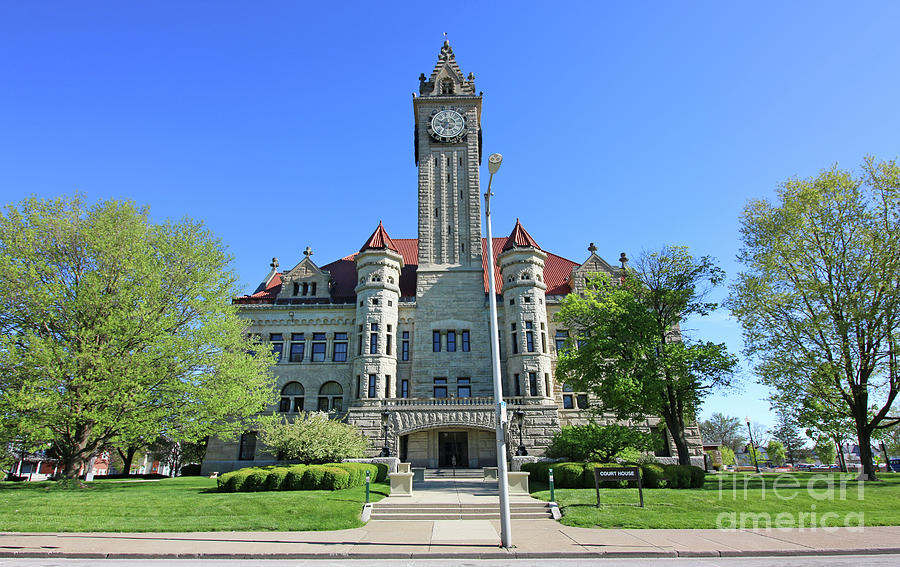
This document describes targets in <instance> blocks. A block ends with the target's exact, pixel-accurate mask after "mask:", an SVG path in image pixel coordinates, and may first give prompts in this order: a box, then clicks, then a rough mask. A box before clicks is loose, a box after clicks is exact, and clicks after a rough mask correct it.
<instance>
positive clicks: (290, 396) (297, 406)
mask: <svg viewBox="0 0 900 567" xmlns="http://www.w3.org/2000/svg"><path fill="white" fill-rule="evenodd" d="M305 393H306V391H305V390H304V388H303V384H301V383H300V382H288V383H287V384H285V385H284V388H282V389H281V404H280V405H279V406H278V411H279V412H281V413H288V412H294V413H299V412H301V411H303V397H304V395H305Z"/></svg>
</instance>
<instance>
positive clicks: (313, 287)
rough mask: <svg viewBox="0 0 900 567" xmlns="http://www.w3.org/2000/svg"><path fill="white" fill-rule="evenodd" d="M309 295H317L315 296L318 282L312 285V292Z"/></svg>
mask: <svg viewBox="0 0 900 567" xmlns="http://www.w3.org/2000/svg"><path fill="white" fill-rule="evenodd" d="M309 294H310V295H315V294H316V282H313V283H311V284H310V292H309Z"/></svg>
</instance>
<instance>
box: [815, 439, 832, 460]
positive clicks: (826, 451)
mask: <svg viewBox="0 0 900 567" xmlns="http://www.w3.org/2000/svg"><path fill="white" fill-rule="evenodd" d="M813 451H814V452H815V454H816V457H818V458H819V461H820V462H821V463H822V464H823V465H830V464H832V463H834V460H835V459H836V458H837V448H836V447H835V445H834V441H832V440H831V439H830V438H828V437H826V436H822V437H819V438H818V439H816V444H815V446H814V447H813Z"/></svg>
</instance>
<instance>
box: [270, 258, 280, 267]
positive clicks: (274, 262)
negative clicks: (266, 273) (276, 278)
mask: <svg viewBox="0 0 900 567" xmlns="http://www.w3.org/2000/svg"><path fill="white" fill-rule="evenodd" d="M269 266H270V267H271V268H272V269H273V270H277V269H278V258H272V263H271V264H269Z"/></svg>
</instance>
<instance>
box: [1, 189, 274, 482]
mask: <svg viewBox="0 0 900 567" xmlns="http://www.w3.org/2000/svg"><path fill="white" fill-rule="evenodd" d="M148 217H149V212H148V210H147V209H146V208H138V207H136V206H135V205H134V203H132V202H128V201H124V202H118V201H105V202H101V203H98V204H96V205H93V206H90V207H89V206H87V205H85V203H84V202H83V201H82V200H81V198H79V197H75V198H71V199H68V198H60V199H56V200H38V199H28V200H25V201H23V202H22V203H20V204H18V205H10V206H8V207H7V208H6V210H5V214H2V216H0V329H2V333H0V420H4V421H8V420H15V421H16V422H17V424H18V426H19V427H20V428H21V429H22V430H23V431H25V432H28V433H30V434H34V435H44V436H45V437H46V439H47V440H49V441H51V442H52V443H53V445H54V448H55V451H56V453H57V454H58V455H59V457H60V459H61V461H62V464H63V466H64V469H65V475H66V476H67V477H69V478H71V477H74V476H75V475H77V474H78V470H79V467H80V465H81V464H82V463H83V462H84V461H85V460H87V459H89V458H90V457H91V456H92V455H95V454H97V452H98V451H99V450H100V449H101V448H102V447H107V446H108V445H109V444H110V443H112V442H113V441H115V440H116V439H125V440H130V439H135V438H138V437H140V436H147V437H151V438H152V437H155V436H157V435H159V434H160V433H163V432H165V431H168V430H177V431H178V432H179V435H180V436H182V438H198V437H202V436H205V435H207V434H209V433H211V432H214V431H215V432H227V431H229V430H240V429H243V425H242V424H241V421H242V420H243V419H245V418H247V417H249V416H250V415H252V414H254V413H256V412H258V411H260V410H262V409H263V408H264V407H265V406H266V403H267V402H268V401H269V399H270V397H271V396H272V387H273V381H272V377H271V376H270V374H269V370H268V367H269V365H270V364H271V363H272V361H273V357H272V356H270V355H269V354H268V353H265V354H263V353H258V354H254V353H253V352H252V350H253V346H252V343H251V342H250V339H249V338H248V337H247V335H246V333H245V332H244V328H245V324H244V323H243V322H242V321H241V320H240V319H239V318H238V317H237V314H236V310H235V308H234V307H233V306H232V305H231V297H233V295H234V294H235V292H236V286H235V277H234V275H233V273H232V272H231V271H230V270H229V268H228V263H229V260H230V259H229V257H228V255H227V254H226V253H225V250H224V247H223V245H222V244H221V242H220V241H218V240H217V239H216V238H214V237H213V236H212V235H211V234H210V233H209V232H208V231H207V230H206V229H204V228H203V226H202V225H201V224H199V223H196V222H193V221H191V220H188V219H184V220H182V221H179V222H165V223H163V224H153V223H151V222H150V220H149V218H148ZM257 350H260V349H258V348H257Z"/></svg>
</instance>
